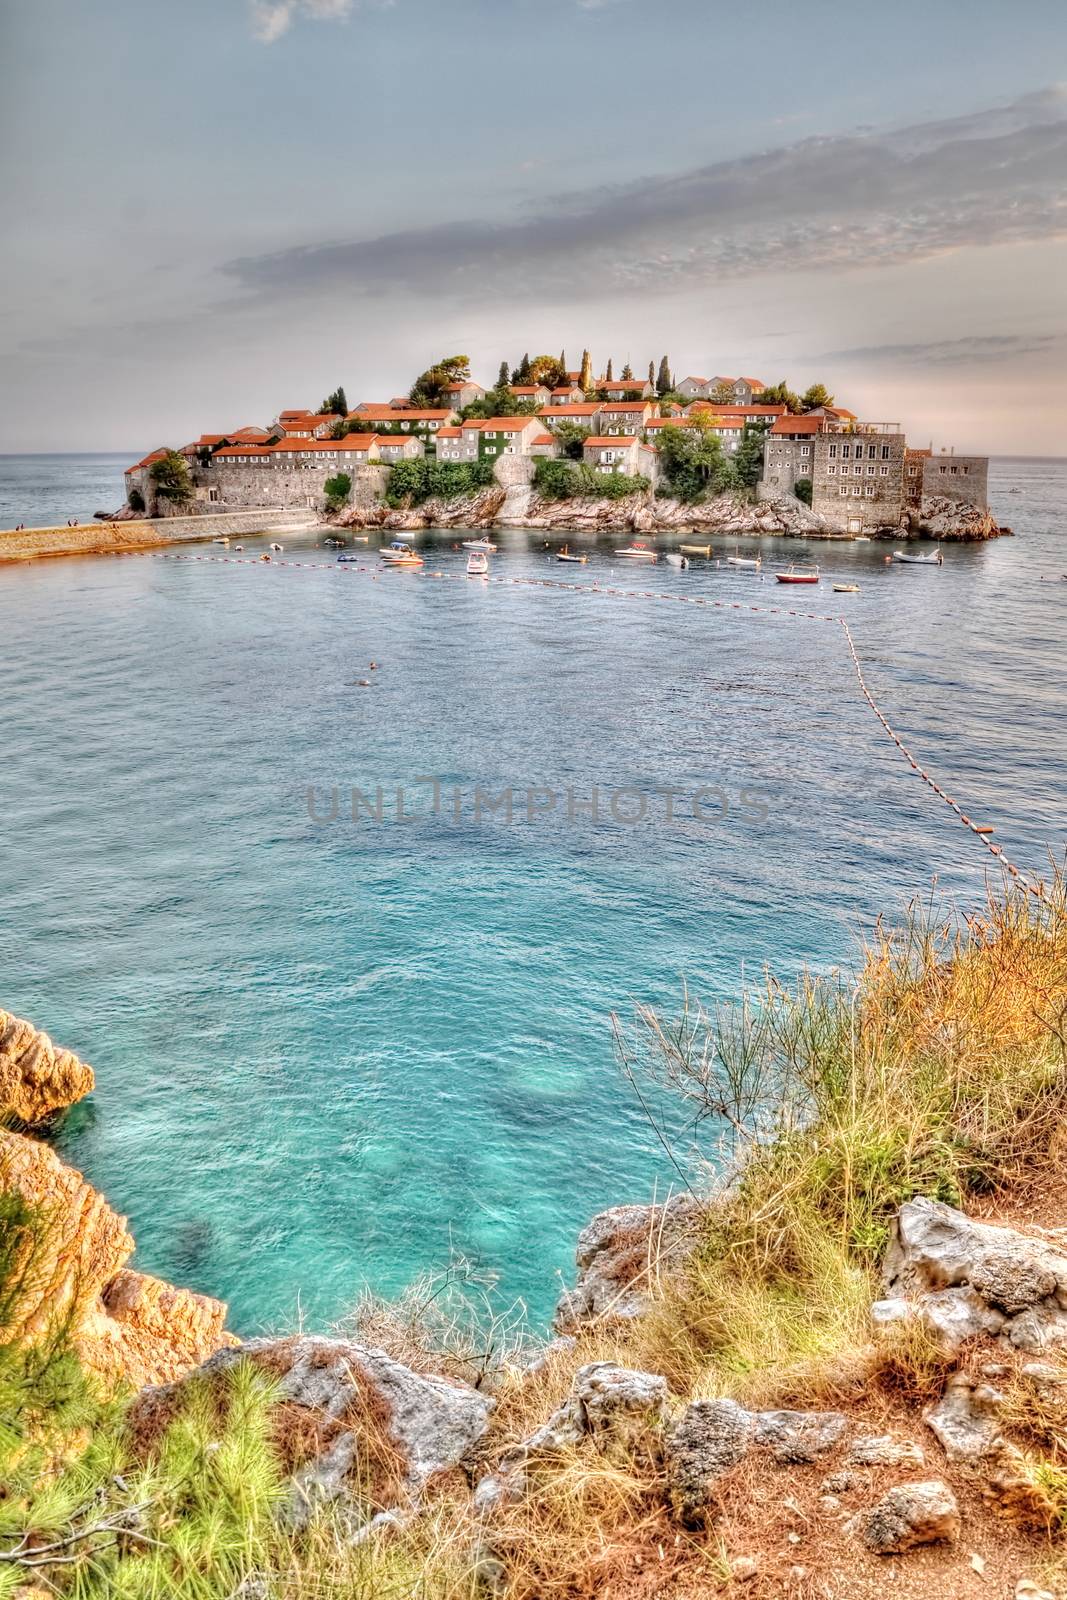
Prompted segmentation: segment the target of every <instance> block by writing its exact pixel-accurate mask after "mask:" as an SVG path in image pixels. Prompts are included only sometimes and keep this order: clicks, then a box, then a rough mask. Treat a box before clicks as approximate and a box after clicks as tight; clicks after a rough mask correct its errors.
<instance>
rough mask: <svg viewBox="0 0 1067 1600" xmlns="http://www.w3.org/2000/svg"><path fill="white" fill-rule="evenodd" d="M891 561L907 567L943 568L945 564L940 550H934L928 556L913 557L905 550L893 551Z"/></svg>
mask: <svg viewBox="0 0 1067 1600" xmlns="http://www.w3.org/2000/svg"><path fill="white" fill-rule="evenodd" d="M893 560H894V561H899V562H900V563H901V564H902V565H904V566H909V567H943V566H944V564H945V557H944V554H943V553H942V551H940V550H935V551H934V552H933V553H932V554H931V555H928V556H913V555H909V553H908V552H907V551H906V550H894V551H893Z"/></svg>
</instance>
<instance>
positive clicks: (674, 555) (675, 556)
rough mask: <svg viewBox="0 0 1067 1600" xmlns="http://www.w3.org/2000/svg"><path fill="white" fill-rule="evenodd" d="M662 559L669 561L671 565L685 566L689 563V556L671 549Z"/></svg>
mask: <svg viewBox="0 0 1067 1600" xmlns="http://www.w3.org/2000/svg"><path fill="white" fill-rule="evenodd" d="M664 560H665V561H668V562H670V564H671V566H672V567H687V566H688V565H689V557H688V556H683V555H682V554H681V553H680V552H679V551H677V550H671V551H670V552H669V553H668V554H667V555H666V556H665V557H664Z"/></svg>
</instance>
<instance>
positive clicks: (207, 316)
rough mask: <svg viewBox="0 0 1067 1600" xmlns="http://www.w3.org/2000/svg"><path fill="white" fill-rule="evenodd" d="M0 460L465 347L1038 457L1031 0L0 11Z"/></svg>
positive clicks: (1050, 193) (1042, 403)
mask: <svg viewBox="0 0 1067 1600" xmlns="http://www.w3.org/2000/svg"><path fill="white" fill-rule="evenodd" d="M0 73H2V75H3V76H2V93H0V125H2V126H0V132H2V135H3V139H2V146H0V148H2V149H3V151H4V152H5V157H4V159H3V161H2V163H0V185H2V187H0V207H2V210H0V215H2V217H3V223H4V226H3V240H4V245H3V249H2V251H0V262H2V264H3V266H2V270H3V281H4V288H5V292H4V294H3V295H2V296H0V452H9V451H36V450H41V451H47V450H54V449H64V450H126V449H129V450H131V451H136V452H137V453H138V454H140V453H142V452H143V451H145V450H148V449H151V448H154V447H155V446H157V445H160V444H169V445H174V446H180V445H181V444H184V443H185V442H187V440H189V439H191V438H194V437H196V436H197V435H198V434H199V433H201V432H223V431H226V430H228V429H232V428H237V427H240V426H242V425H245V424H250V423H260V424H262V423H264V422H269V421H270V420H272V419H273V418H274V417H275V416H276V415H277V413H278V411H279V410H281V409H283V408H287V407H296V406H303V405H306V406H309V407H314V406H317V405H318V404H319V402H320V401H321V400H322V399H323V398H324V396H325V395H326V394H327V393H329V392H330V391H331V390H332V389H333V388H334V387H335V386H336V385H337V384H338V383H341V384H343V385H344V387H345V390H346V393H347V396H348V400H349V404H350V405H354V404H355V403H356V402H357V401H359V400H381V399H388V398H389V397H390V396H392V395H394V394H398V393H402V392H404V391H406V390H407V389H408V388H409V387H410V384H411V382H412V380H413V378H414V377H415V376H416V374H417V373H418V372H419V371H421V370H422V369H423V368H424V367H425V366H427V365H428V364H429V363H430V361H431V360H432V359H434V358H435V357H439V356H444V355H451V354H455V353H460V352H462V353H464V354H467V355H469V356H470V358H471V361H472V365H473V369H474V375H475V376H476V377H477V378H479V379H480V380H481V381H482V382H483V383H486V384H490V383H492V382H493V381H494V380H495V377H496V373H497V370H498V367H499V364H500V362H501V360H502V359H505V358H506V359H508V360H509V361H510V362H511V363H512V364H515V363H517V362H518V360H519V358H520V357H521V355H522V354H523V352H524V351H527V352H529V354H530V355H536V354H540V353H543V352H545V353H549V354H552V355H556V354H558V353H559V351H560V350H561V349H564V350H565V351H566V353H567V356H568V360H569V361H570V363H571V364H572V365H573V366H575V367H577V365H578V363H579V359H580V356H581V352H582V349H583V348H586V347H587V348H589V349H590V351H591V352H592V357H593V362H594V366H595V368H596V369H597V370H598V371H599V370H603V367H604V364H605V363H606V361H607V359H608V357H609V356H610V357H612V359H613V361H614V370H615V372H616V374H617V373H618V372H619V371H620V370H621V367H622V365H623V364H624V363H625V362H627V361H629V362H630V363H631V364H632V365H633V367H634V369H635V371H637V372H638V373H643V372H644V371H645V370H646V369H647V366H648V362H649V360H654V361H655V362H656V363H657V365H658V363H659V359H660V357H661V356H662V355H663V354H666V355H667V356H668V357H669V360H670V364H671V368H672V370H673V371H674V373H675V374H676V376H677V377H684V376H685V375H687V374H695V375H699V376H715V375H720V374H721V375H731V376H732V375H735V374H743V375H745V376H755V377H758V378H761V379H763V380H764V381H765V382H768V383H772V382H776V381H778V380H779V379H781V378H785V379H787V380H788V381H789V382H790V384H791V385H792V386H793V387H794V388H799V389H803V388H806V387H807V385H808V384H810V383H812V382H815V381H822V382H824V383H826V384H827V386H828V387H829V388H830V390H831V391H832V392H833V393H834V394H835V396H836V398H837V400H838V402H839V403H840V404H844V405H847V406H849V407H851V409H852V410H854V411H856V412H857V413H858V414H860V415H861V416H862V417H863V418H864V419H866V420H870V421H897V422H900V423H902V424H903V426H904V427H905V428H906V430H907V432H908V435H909V438H910V440H911V441H912V442H913V443H916V444H927V443H930V442H931V441H932V442H933V443H934V444H935V445H936V446H941V445H946V446H955V447H956V448H957V449H959V450H975V451H990V452H1001V453H1017V454H1034V455H1041V454H1050V455H1063V454H1067V426H1065V425H1067V401H1065V398H1064V397H1065V393H1067V385H1065V383H1064V378H1065V354H1067V290H1065V287H1064V286H1065V285H1067V208H1065V204H1064V200H1065V193H1067V6H1065V5H1064V4H1063V3H1062V0H1015V3H1014V4H1013V5H1012V6H1011V7H1007V6H1006V5H1005V4H1004V0H921V3H918V0H895V3H894V4H893V5H892V6H886V5H885V4H884V3H878V4H874V3H871V0H853V3H852V4H851V5H849V6H847V7H846V6H842V5H841V4H840V3H839V0H834V3H829V0H806V3H805V4H804V5H802V6H798V5H796V4H795V3H791V0H760V4H758V5H739V4H737V3H736V0H734V3H733V4H720V3H719V0H669V3H668V0H167V3H163V0H94V3H93V4H92V5H87V4H86V3H85V0H32V3H31V0H0Z"/></svg>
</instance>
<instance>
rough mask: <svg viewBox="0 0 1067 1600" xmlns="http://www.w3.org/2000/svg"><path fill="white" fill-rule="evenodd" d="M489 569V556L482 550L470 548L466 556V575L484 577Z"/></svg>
mask: <svg viewBox="0 0 1067 1600" xmlns="http://www.w3.org/2000/svg"><path fill="white" fill-rule="evenodd" d="M488 571H489V557H488V556H487V555H486V553H485V551H484V550H472V551H471V553H470V555H469V556H468V557H467V577H468V578H484V577H485V575H486V573H487V572H488Z"/></svg>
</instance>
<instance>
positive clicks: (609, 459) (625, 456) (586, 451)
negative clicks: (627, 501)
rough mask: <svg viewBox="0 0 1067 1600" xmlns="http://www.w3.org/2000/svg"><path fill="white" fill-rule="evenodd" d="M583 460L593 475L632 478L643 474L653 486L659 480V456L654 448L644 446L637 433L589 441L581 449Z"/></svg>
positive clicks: (590, 439) (648, 445) (647, 445)
mask: <svg viewBox="0 0 1067 1600" xmlns="http://www.w3.org/2000/svg"><path fill="white" fill-rule="evenodd" d="M582 460H583V462H584V463H585V465H586V466H587V467H591V468H592V469H593V471H594V472H601V473H605V474H608V473H616V472H617V473H622V474H623V475H624V476H625V477H629V478H632V477H634V476H636V475H637V474H638V473H640V474H641V476H642V477H645V478H649V479H650V480H651V481H652V483H653V484H654V483H655V482H656V480H657V479H658V477H659V456H658V454H657V452H656V450H655V448H654V446H652V445H650V444H645V443H644V442H643V441H642V440H641V439H639V438H638V437H637V435H636V434H630V435H629V436H627V435H625V434H623V435H621V436H620V437H618V438H604V437H596V438H589V439H587V440H586V441H585V444H584V445H583V446H582Z"/></svg>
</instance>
